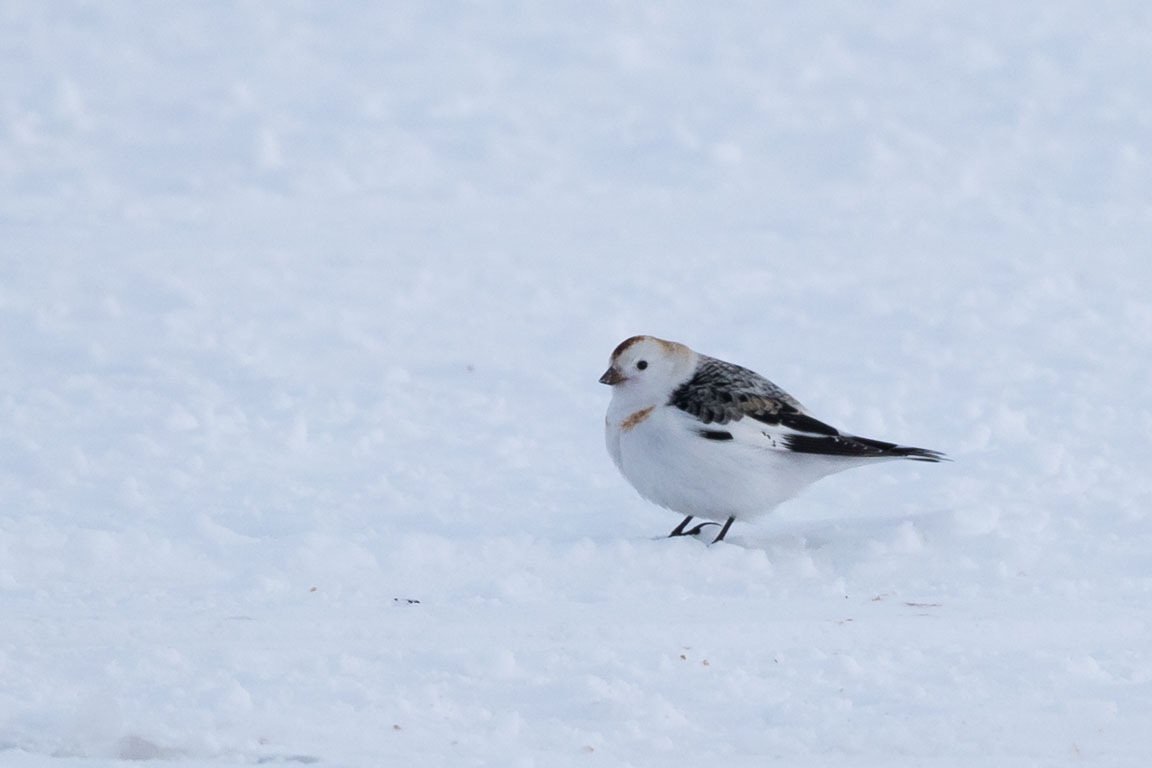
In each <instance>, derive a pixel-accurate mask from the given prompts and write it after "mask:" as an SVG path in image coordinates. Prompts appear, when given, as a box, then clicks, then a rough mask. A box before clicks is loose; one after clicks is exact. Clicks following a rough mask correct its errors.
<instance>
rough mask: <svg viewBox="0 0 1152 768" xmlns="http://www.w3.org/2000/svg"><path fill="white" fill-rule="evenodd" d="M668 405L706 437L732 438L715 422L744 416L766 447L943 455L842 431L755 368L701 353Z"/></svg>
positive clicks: (848, 454) (928, 457) (861, 455)
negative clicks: (696, 424)
mask: <svg viewBox="0 0 1152 768" xmlns="http://www.w3.org/2000/svg"><path fill="white" fill-rule="evenodd" d="M668 405H671V406H675V407H676V408H679V409H680V410H682V411H684V412H685V413H687V414H690V415H691V416H694V417H695V418H696V419H697V420H698V421H699V422H700V424H701V426H700V428H699V429H698V430H697V431H698V432H699V434H700V435H701V436H702V437H704V438H706V439H709V440H716V441H727V440H732V439H733V432H734V431H735V430H730V429H721V428H720V426H722V425H726V424H728V423H729V422H738V421H740V420H742V419H743V418H744V417H745V416H747V417H748V418H750V419H753V420H755V421H756V422H758V423H759V425H758V432H759V435H760V436H762V437H763V438H764V441H763V445H764V446H765V447H767V448H774V449H777V450H785V451H791V452H793V453H809V454H822V455H825V456H842V457H844V458H858V459H867V458H876V459H881V458H885V459H896V458H906V459H914V460H916V461H941V460H942V459H944V458H945V457H944V454H942V453H940V452H939V451H931V450H928V449H925V448H912V447H910V446H906V445H897V444H896V443H887V442H884V441H881V440H871V439H869V438H866V437H856V436H854V435H847V434H844V433H843V432H841V431H840V430H838V429H836V428H835V427H832V426H829V425H828V424H825V423H824V422H822V421H820V420H818V419H815V418H813V417H812V416H809V415H808V414H807V412H806V411H805V410H804V406H802V405H801V404H800V402H799V401H798V400H797V399H796V398H794V397H792V396H791V395H789V394H788V393H787V392H785V391H784V390H783V389H781V388H780V387H778V386H776V385H775V384H773V383H772V382H771V381H769V380H768V379H766V378H764V377H763V376H761V375H760V374H758V373H756V372H755V371H750V370H748V369H747V368H744V367H742V366H739V365H734V364H732V363H726V362H724V361H723V360H717V359H716V358H713V357H707V356H705V355H701V356H700V361H699V364H698V365H697V368H696V373H695V374H694V375H693V376H692V378H691V379H689V380H688V381H686V382H684V383H683V384H681V385H680V386H679V387H677V388H676V390H675V391H674V392H673V393H672V396H671V397H670V398H669V400H668ZM713 425H720V426H713ZM740 431H741V432H745V431H746V430H740Z"/></svg>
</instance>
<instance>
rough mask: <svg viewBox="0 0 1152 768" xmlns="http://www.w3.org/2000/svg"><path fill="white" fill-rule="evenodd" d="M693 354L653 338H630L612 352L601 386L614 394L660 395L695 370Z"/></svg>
mask: <svg viewBox="0 0 1152 768" xmlns="http://www.w3.org/2000/svg"><path fill="white" fill-rule="evenodd" d="M696 357H697V356H696V353H695V352H693V351H692V350H691V349H689V348H688V347H686V346H684V345H683V344H677V343H676V342H674V341H664V340H663V339H658V338H656V337H655V336H633V337H632V338H629V339H625V340H624V341H622V342H620V345H619V346H618V347H616V349H615V350H613V352H612V359H611V363H610V365H609V366H608V370H607V371H605V372H604V375H603V376H601V377H600V383H601V384H607V385H609V386H611V387H612V388H613V389H614V390H615V391H616V392H620V391H621V390H625V391H628V392H634V393H636V394H655V395H663V394H667V393H668V392H670V391H671V390H672V389H673V387H675V386H676V385H678V384H680V383H681V382H682V381H684V380H685V379H687V378H688V377H689V376H690V375H691V374H692V371H694V370H695V368H696Z"/></svg>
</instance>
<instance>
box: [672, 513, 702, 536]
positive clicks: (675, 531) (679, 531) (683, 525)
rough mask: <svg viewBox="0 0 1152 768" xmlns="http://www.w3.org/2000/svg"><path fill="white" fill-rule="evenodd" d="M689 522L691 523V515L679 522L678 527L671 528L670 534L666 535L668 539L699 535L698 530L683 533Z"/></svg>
mask: <svg viewBox="0 0 1152 768" xmlns="http://www.w3.org/2000/svg"><path fill="white" fill-rule="evenodd" d="M690 522H692V515H688V517H686V518H684V519H683V520H681V521H680V525H678V526H676V527H675V528H673V529H672V533H670V534H668V538H672V537H673V536H691V535H692V534H693V533H700V531H698V530H697V531H692V533H684V528H686V527H687V525H688V523H690Z"/></svg>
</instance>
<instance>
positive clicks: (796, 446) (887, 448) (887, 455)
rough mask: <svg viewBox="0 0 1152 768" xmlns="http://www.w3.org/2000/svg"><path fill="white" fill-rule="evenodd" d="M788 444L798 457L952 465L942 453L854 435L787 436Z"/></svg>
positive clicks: (785, 441)
mask: <svg viewBox="0 0 1152 768" xmlns="http://www.w3.org/2000/svg"><path fill="white" fill-rule="evenodd" d="M784 443H785V445H787V446H788V450H790V451H795V452H796V453H820V454H824V455H825V456H854V457H858V458H861V459H912V460H913V461H931V462H937V461H950V459H949V458H948V457H947V456H945V455H944V454H942V453H940V451H930V450H928V449H927V448H913V447H911V446H908V445H896V443H885V442H884V441H882V440H871V439H869V438H867V437H855V436H853V435H787V436H785V437H784Z"/></svg>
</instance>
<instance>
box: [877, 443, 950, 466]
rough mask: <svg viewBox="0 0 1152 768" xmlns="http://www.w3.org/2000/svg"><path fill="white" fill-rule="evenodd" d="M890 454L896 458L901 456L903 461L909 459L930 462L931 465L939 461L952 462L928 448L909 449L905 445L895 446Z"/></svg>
mask: <svg viewBox="0 0 1152 768" xmlns="http://www.w3.org/2000/svg"><path fill="white" fill-rule="evenodd" d="M892 453H893V454H894V455H896V456H902V457H903V458H905V459H911V460H912V461H930V462H932V463H933V464H935V463H937V462H940V461H952V459H950V458H948V457H947V456H946V455H945V454H943V453H941V452H940V451H933V450H929V449H928V448H910V447H908V446H906V445H898V446H896V447H895V448H893V449H892Z"/></svg>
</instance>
